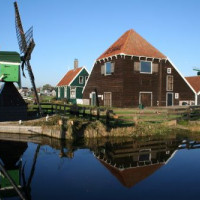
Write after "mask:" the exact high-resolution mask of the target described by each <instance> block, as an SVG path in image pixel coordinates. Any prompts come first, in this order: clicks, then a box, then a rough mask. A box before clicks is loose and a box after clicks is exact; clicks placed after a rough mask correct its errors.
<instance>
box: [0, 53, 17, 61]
mask: <svg viewBox="0 0 200 200" xmlns="http://www.w3.org/2000/svg"><path fill="white" fill-rule="evenodd" d="M0 62H12V63H20V62H21V58H20V55H19V53H17V52H12V51H0Z"/></svg>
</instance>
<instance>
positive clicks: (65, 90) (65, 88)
mask: <svg viewBox="0 0 200 200" xmlns="http://www.w3.org/2000/svg"><path fill="white" fill-rule="evenodd" d="M64 98H67V87H64Z"/></svg>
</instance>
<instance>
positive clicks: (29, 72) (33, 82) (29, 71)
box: [26, 60, 42, 116]
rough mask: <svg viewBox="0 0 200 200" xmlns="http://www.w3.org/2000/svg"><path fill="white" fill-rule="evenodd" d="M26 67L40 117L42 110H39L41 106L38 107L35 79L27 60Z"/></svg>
mask: <svg viewBox="0 0 200 200" xmlns="http://www.w3.org/2000/svg"><path fill="white" fill-rule="evenodd" d="M26 65H27V70H28V74H29V77H30V79H31V84H32V87H33V91H34V94H35V98H36V102H37V105H38V107H39V112H40V115H41V116H42V108H41V105H40V101H39V97H38V93H37V89H36V86H35V79H34V75H33V71H32V68H31V64H30V62H29V60H28V61H27V62H26Z"/></svg>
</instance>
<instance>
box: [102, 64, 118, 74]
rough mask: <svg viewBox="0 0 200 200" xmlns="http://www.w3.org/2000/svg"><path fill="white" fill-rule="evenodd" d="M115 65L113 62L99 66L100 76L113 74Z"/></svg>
mask: <svg viewBox="0 0 200 200" xmlns="http://www.w3.org/2000/svg"><path fill="white" fill-rule="evenodd" d="M114 68H115V63H114V62H106V63H105V64H103V65H102V66H101V74H102V75H111V74H112V73H114Z"/></svg>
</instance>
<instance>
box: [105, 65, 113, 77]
mask: <svg viewBox="0 0 200 200" xmlns="http://www.w3.org/2000/svg"><path fill="white" fill-rule="evenodd" d="M107 63H110V74H107V72H106V71H107V70H106V69H107V67H106V64H107ZM104 67H105V75H106V76H109V75H112V63H111V62H106V63H105V64H104Z"/></svg>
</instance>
